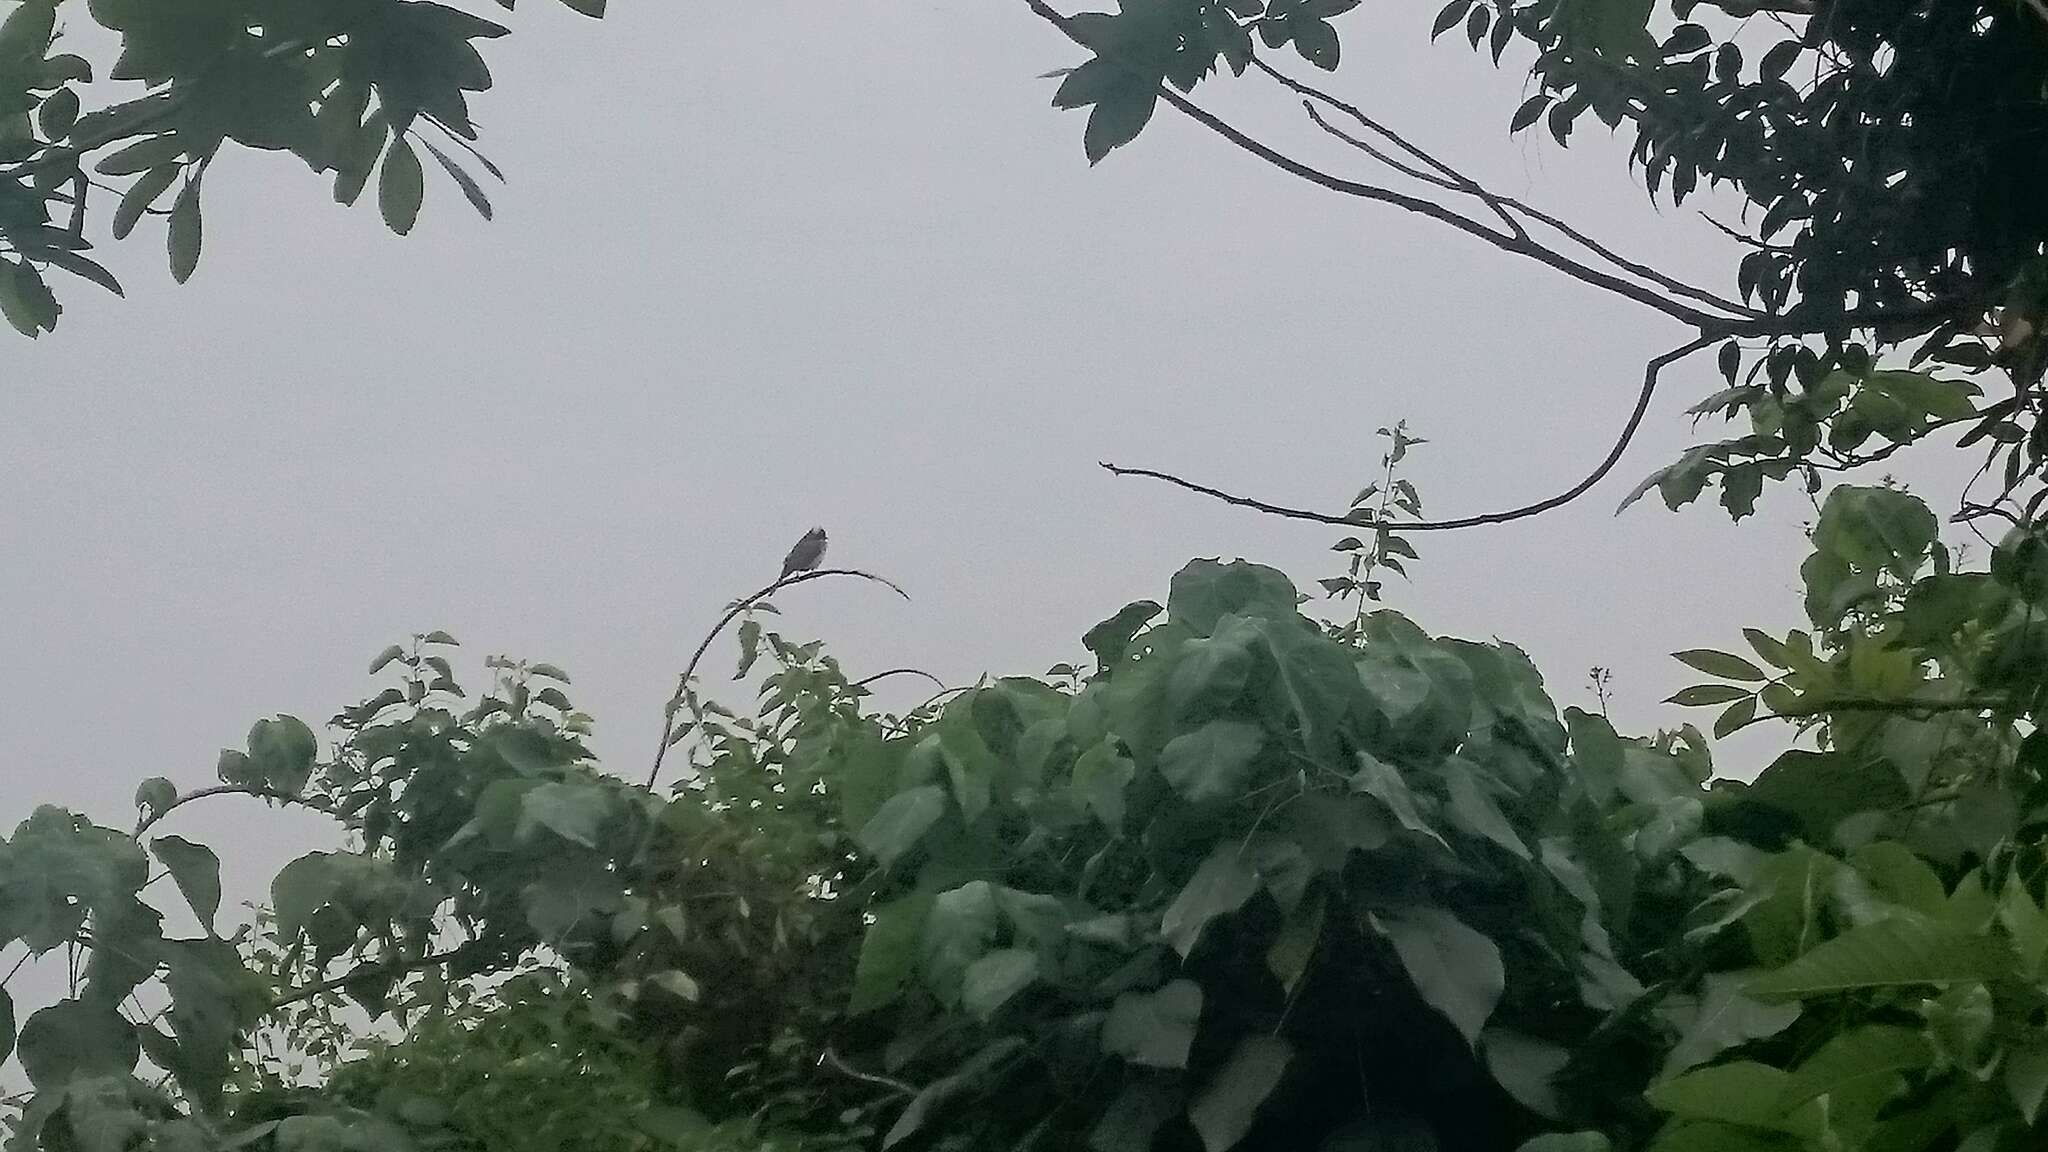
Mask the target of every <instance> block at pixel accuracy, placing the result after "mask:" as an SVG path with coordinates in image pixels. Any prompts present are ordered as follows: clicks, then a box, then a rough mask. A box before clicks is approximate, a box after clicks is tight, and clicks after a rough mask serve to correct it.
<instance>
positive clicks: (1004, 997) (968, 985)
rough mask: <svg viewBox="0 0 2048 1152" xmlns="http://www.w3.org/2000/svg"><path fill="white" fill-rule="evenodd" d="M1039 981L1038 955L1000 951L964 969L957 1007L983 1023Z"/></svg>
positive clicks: (1029, 951)
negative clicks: (958, 1005) (1018, 994)
mask: <svg viewBox="0 0 2048 1152" xmlns="http://www.w3.org/2000/svg"><path fill="white" fill-rule="evenodd" d="M1037 979H1038V953H1036V952H1033V951H1031V950H1030V949H1028V948H999V949H997V950H996V951H994V952H990V953H989V954H988V955H986V956H983V957H982V958H981V959H979V960H976V961H975V962H974V963H972V964H969V965H968V966H967V971H966V973H965V974H963V975H962V976H961V979H960V1007H961V1008H962V1009H964V1010H965V1011H966V1012H967V1014H968V1015H969V1016H972V1017H974V1018H975V1019H976V1020H979V1021H981V1022H982V1023H984V1024H986V1023H988V1021H989V1020H990V1018H992V1017H993V1016H995V1014H996V1013H997V1012H999V1011H1001V1010H1002V1007H1003V1005H1005V1004H1008V1003H1009V1002H1010V999H1011V998H1012V997H1014V996H1015V995H1017V993H1019V992H1022V991H1023V990H1024V989H1026V988H1029V987H1030V986H1031V984H1032V983H1033V982H1034V981H1036V980H1037Z"/></svg>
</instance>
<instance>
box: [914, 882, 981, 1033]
mask: <svg viewBox="0 0 2048 1152" xmlns="http://www.w3.org/2000/svg"><path fill="white" fill-rule="evenodd" d="M1000 923H1001V920H1000V917H999V915H998V910H997V906H996V898H995V890H994V888H993V887H992V886H990V884H989V882H988V881H986V880H975V881H972V882H970V883H967V884H962V885H961V886H960V887H958V888H955V889H952V890H951V891H948V892H941V893H939V895H938V896H937V897H936V898H934V899H933V900H932V908H931V914H930V915H928V916H927V917H925V923H924V933H923V936H922V937H921V939H920V942H919V955H920V959H921V961H922V964H923V968H924V979H925V986H926V987H928V988H930V989H931V990H932V993H933V994H934V995H936V996H937V997H938V998H939V1002H940V1003H942V1004H945V1005H947V1006H948V1007H951V1006H953V1005H955V1004H957V1003H959V1000H960V992H961V982H962V979H963V978H964V977H965V976H966V973H967V968H968V966H969V965H971V964H973V963H974V962H975V961H976V960H979V959H981V958H982V956H984V955H986V954H987V953H988V951H989V949H990V947H992V946H993V945H994V944H995V939H996V929H997V928H998V927H999V926H1000Z"/></svg>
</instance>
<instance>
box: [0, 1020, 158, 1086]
mask: <svg viewBox="0 0 2048 1152" xmlns="http://www.w3.org/2000/svg"><path fill="white" fill-rule="evenodd" d="M16 1048H17V1055H19V1056H20V1058H21V1069H22V1071H23V1072H25V1073H27V1074H28V1079H29V1083H31V1084H33V1085H35V1086H36V1088H37V1089H39V1090H42V1091H49V1090H51V1089H55V1088H59V1087H62V1086H63V1085H64V1084H66V1083H68V1082H70V1081H72V1080H74V1079H82V1078H86V1077H93V1076H125V1075H127V1074H128V1073H130V1072H132V1071H134V1069H135V1061H136V1060H137V1059H138V1058H139V1057H140V1056H141V1054H142V1044H141V1041H140V1040H138V1039H137V1038H136V1035H135V1027H134V1025H132V1024H130V1023H128V1021H126V1020H124V1019H122V1018H121V1014H120V1013H119V1012H117V1011H115V1010H114V1007H113V1006H112V1005H111V1004H99V1003H92V1002H88V1001H84V1000H59V1001H58V1002H57V1003H55V1004H52V1005H50V1006H49V1007H47V1008H42V1009H39V1010H38V1011H36V1012H35V1014H33V1015H31V1016H30V1017H29V1018H28V1019H27V1020H26V1021H24V1022H23V1023H22V1025H21V1034H20V1036H18V1037H17V1038H16Z"/></svg>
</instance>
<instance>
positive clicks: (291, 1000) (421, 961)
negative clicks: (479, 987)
mask: <svg viewBox="0 0 2048 1152" xmlns="http://www.w3.org/2000/svg"><path fill="white" fill-rule="evenodd" d="M467 953H468V946H467V945H464V946H462V947H457V948H450V949H448V950H447V951H446V952H429V953H427V954H426V955H424V956H415V957H413V958H412V959H410V960H401V961H398V962H397V963H391V962H388V961H383V960H373V961H371V962H370V963H367V964H358V965H356V966H355V967H354V968H351V969H349V970H348V971H346V972H344V973H342V974H341V975H339V976H335V977H332V978H330V979H326V980H319V981H315V982H314V983H311V984H307V985H304V986H303V987H299V988H293V989H290V990H288V991H285V992H281V993H279V994H278V995H276V996H273V997H271V1000H270V1010H271V1011H273V1012H275V1011H277V1010H278V1009H279V1008H283V1007H285V1006H287V1005H290V1004H296V1003H298V1002H299V1001H301V1000H311V999H312V998H313V997H315V996H320V995H324V994H326V993H328V992H337V991H340V990H341V989H343V988H346V987H348V986H349V985H350V984H353V983H355V982H356V981H358V980H361V979H363V978H365V977H367V976H374V975H377V974H379V973H389V974H390V975H391V976H392V977H393V978H396V977H399V976H403V975H405V974H406V973H408V972H417V971H419V970H421V969H422V968H432V967H433V966H434V965H436V964H446V963H448V962H449V961H451V960H459V959H461V958H462V957H463V956H465V955H467Z"/></svg>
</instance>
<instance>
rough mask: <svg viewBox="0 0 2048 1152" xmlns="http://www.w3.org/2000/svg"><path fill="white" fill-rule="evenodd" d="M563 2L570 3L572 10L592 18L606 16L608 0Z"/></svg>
mask: <svg viewBox="0 0 2048 1152" xmlns="http://www.w3.org/2000/svg"><path fill="white" fill-rule="evenodd" d="M562 3H564V4H566V5H568V6H569V8H570V9H571V10H572V11H575V12H579V13H582V14H583V15H585V16H588V17H591V18H592V19H602V18H603V17H604V7H605V3H606V0H562Z"/></svg>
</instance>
